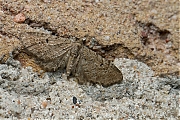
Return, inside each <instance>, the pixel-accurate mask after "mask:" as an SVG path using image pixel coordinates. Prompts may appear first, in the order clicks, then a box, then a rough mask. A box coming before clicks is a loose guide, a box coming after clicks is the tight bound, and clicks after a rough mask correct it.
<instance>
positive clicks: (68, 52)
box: [4, 24, 123, 87]
mask: <svg viewBox="0 0 180 120" xmlns="http://www.w3.org/2000/svg"><path fill="white" fill-rule="evenodd" d="M4 32H8V33H6V34H7V35H8V34H9V35H12V36H16V38H18V39H19V40H20V43H21V48H22V49H20V50H18V51H20V52H24V53H26V54H28V55H29V56H31V57H33V58H34V60H35V62H36V63H37V64H38V65H40V66H41V67H42V68H43V69H44V70H46V71H56V70H57V69H61V70H66V73H67V76H71V77H75V78H77V81H78V83H79V84H84V83H87V82H90V83H94V84H101V85H102V86H104V87H106V86H110V85H112V84H116V83H120V82H121V81H122V79H123V76H122V73H121V71H120V70H119V69H118V68H117V67H116V66H115V65H114V64H113V63H112V62H110V61H108V60H106V59H104V58H102V57H101V56H100V55H98V54H97V53H96V52H94V51H92V50H91V49H89V48H88V47H86V46H85V45H84V44H83V42H82V40H70V39H68V38H63V37H58V36H55V35H52V34H48V33H47V32H42V31H41V30H37V29H33V28H30V27H29V26H26V25H24V24H22V25H19V24H17V25H16V27H14V26H10V27H9V28H8V27H5V28H4ZM17 53H18V52H17Z"/></svg>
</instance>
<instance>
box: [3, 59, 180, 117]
mask: <svg viewBox="0 0 180 120" xmlns="http://www.w3.org/2000/svg"><path fill="white" fill-rule="evenodd" d="M15 62H16V61H15ZM16 65H19V63H17V64H16ZM115 65H116V66H117V67H118V68H119V69H121V71H122V73H123V75H124V81H123V83H122V84H116V85H113V86H111V87H107V88H104V87H102V86H99V85H96V86H88V85H79V84H77V82H74V81H73V79H70V80H67V79H66V76H65V75H63V74H62V72H60V71H56V72H54V73H46V74H44V76H43V77H42V78H39V77H38V75H37V73H34V72H33V71H32V68H30V67H28V68H25V69H24V68H23V69H19V68H18V67H17V66H12V65H10V64H9V65H7V64H0V76H1V77H0V118H1V119H5V118H6V119H14V120H16V119H173V120H177V119H179V117H180V112H179V107H180V106H179V99H180V95H179V94H180V78H178V77H173V76H169V78H167V77H166V78H160V77H153V75H154V72H153V71H152V70H151V68H149V67H148V66H147V65H145V64H144V63H141V62H138V61H136V60H129V59H116V60H115ZM12 70H13V71H12ZM17 73H18V74H17ZM4 74H5V75H4ZM4 76H5V77H4ZM73 97H76V98H77V103H76V104H74V103H73Z"/></svg>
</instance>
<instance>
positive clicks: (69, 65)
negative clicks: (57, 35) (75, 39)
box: [66, 43, 81, 76]
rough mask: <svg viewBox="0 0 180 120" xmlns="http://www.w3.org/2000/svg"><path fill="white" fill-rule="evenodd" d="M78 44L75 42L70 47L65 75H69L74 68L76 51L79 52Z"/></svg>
mask: <svg viewBox="0 0 180 120" xmlns="http://www.w3.org/2000/svg"><path fill="white" fill-rule="evenodd" d="M80 46H81V44H79V43H76V44H75V45H74V46H73V48H72V49H71V53H70V57H69V59H68V63H67V66H66V73H67V76H69V75H70V74H71V72H72V69H73V68H74V66H75V64H77V63H76V62H75V60H76V61H77V58H79V57H78V56H79V55H78V52H79V49H80Z"/></svg>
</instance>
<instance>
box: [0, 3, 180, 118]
mask: <svg viewBox="0 0 180 120" xmlns="http://www.w3.org/2000/svg"><path fill="white" fill-rule="evenodd" d="M19 14H22V15H23V19H22V20H21V19H20V20H21V22H17V19H15V18H16V16H18V15H19ZM179 14H180V13H179V1H177V0H166V1H164V0H155V1H149V0H141V1H136V0H127V1H123V0H118V1H117V0H111V1H109V0H82V1H73V0H68V1H63V0H61V1H57V0H39V1H36V0H13V1H12V0H0V63H2V64H0V119H129V120H133V119H172V120H177V119H180V111H179V109H180V106H179V103H180V101H179V100H180V78H179V76H178V73H179V67H180V64H179V50H180V49H179V39H180V38H179V20H180V19H179V18H180V17H179ZM24 18H25V21H24ZM24 30H29V31H36V32H37V31H38V32H42V31H43V32H45V33H47V34H49V35H50V36H57V37H59V38H62V39H79V40H83V41H85V43H84V45H85V46H87V47H88V48H89V49H91V50H93V51H95V52H96V53H98V54H100V55H101V56H103V57H105V58H106V59H109V60H114V59H115V58H119V59H115V61H114V63H115V65H116V66H117V67H118V68H119V69H120V70H121V72H122V74H123V81H122V83H121V84H116V85H112V86H110V87H107V88H104V87H102V86H100V85H94V86H92V85H79V84H77V82H74V78H72V79H70V80H69V79H67V76H66V75H65V74H63V71H56V72H45V71H43V70H42V69H41V67H40V66H39V65H38V64H35V62H34V60H33V59H32V56H28V55H26V54H24V53H19V51H21V50H22V49H24V46H23V45H22V44H21V43H22V42H20V34H21V33H23V31H24ZM25 37H27V36H25ZM12 58H14V59H16V60H14V59H12ZM125 58H129V59H125ZM17 60H18V61H17ZM29 66H31V67H29ZM157 75H159V76H157ZM73 97H76V98H77V103H76V104H74V103H73Z"/></svg>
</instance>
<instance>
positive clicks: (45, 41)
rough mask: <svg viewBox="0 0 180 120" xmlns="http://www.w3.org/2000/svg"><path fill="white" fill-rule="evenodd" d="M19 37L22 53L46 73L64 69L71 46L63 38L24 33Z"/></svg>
mask: <svg viewBox="0 0 180 120" xmlns="http://www.w3.org/2000/svg"><path fill="white" fill-rule="evenodd" d="M24 35H25V37H23V36H21V42H22V44H23V46H24V51H25V52H26V53H27V54H30V55H31V56H33V57H34V58H35V61H36V62H37V63H38V64H40V65H41V66H42V67H43V68H44V69H46V70H48V71H52V70H53V71H55V70H56V69H58V68H65V67H66V65H67V61H68V58H69V53H70V50H71V49H72V47H73V44H72V43H71V42H70V41H68V40H66V39H63V38H58V37H56V36H52V35H48V34H40V33H25V34H24Z"/></svg>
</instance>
